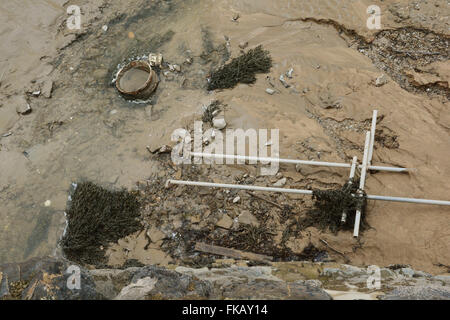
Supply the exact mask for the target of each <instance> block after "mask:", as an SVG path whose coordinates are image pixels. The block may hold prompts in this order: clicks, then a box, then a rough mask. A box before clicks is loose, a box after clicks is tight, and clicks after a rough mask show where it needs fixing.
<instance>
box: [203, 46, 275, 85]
mask: <svg viewBox="0 0 450 320" xmlns="http://www.w3.org/2000/svg"><path fill="white" fill-rule="evenodd" d="M271 67H272V58H271V57H270V54H269V51H266V50H263V48H262V46H258V47H256V48H254V49H250V50H248V52H246V53H244V54H242V55H240V56H239V57H237V58H234V59H232V60H231V62H229V63H227V64H225V65H224V66H222V67H220V68H219V69H217V70H216V71H214V72H212V73H211V77H210V78H209V79H208V81H209V82H208V90H215V89H229V88H233V87H235V86H236V85H237V84H238V83H246V84H251V83H255V81H256V77H255V75H256V74H257V73H267V72H269V71H270V68H271Z"/></svg>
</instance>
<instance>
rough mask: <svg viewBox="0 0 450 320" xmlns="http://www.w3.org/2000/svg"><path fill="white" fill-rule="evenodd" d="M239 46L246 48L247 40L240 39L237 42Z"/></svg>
mask: <svg viewBox="0 0 450 320" xmlns="http://www.w3.org/2000/svg"><path fill="white" fill-rule="evenodd" d="M238 46H239V48H241V49H245V48H247V46H248V42H247V41H242V42H239V45H238Z"/></svg>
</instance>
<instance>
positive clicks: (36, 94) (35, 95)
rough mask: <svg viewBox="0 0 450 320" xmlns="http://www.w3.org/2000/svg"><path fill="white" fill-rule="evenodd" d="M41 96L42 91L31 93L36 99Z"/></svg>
mask: <svg viewBox="0 0 450 320" xmlns="http://www.w3.org/2000/svg"><path fill="white" fill-rule="evenodd" d="M40 94H41V90H36V91H33V92H31V95H32V96H34V97H39V95H40Z"/></svg>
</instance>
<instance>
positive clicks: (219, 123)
mask: <svg viewBox="0 0 450 320" xmlns="http://www.w3.org/2000/svg"><path fill="white" fill-rule="evenodd" d="M226 126H227V123H226V122H225V119H223V118H214V119H213V127H214V128H216V129H219V130H222V129H223V128H225V127H226Z"/></svg>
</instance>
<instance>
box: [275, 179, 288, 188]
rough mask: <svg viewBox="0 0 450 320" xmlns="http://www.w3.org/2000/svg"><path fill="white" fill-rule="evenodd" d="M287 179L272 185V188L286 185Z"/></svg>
mask: <svg viewBox="0 0 450 320" xmlns="http://www.w3.org/2000/svg"><path fill="white" fill-rule="evenodd" d="M286 181H287V179H286V178H282V179H280V180H278V181H277V182H275V183H274V184H273V186H274V187H282V186H284V185H285V184H286Z"/></svg>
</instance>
